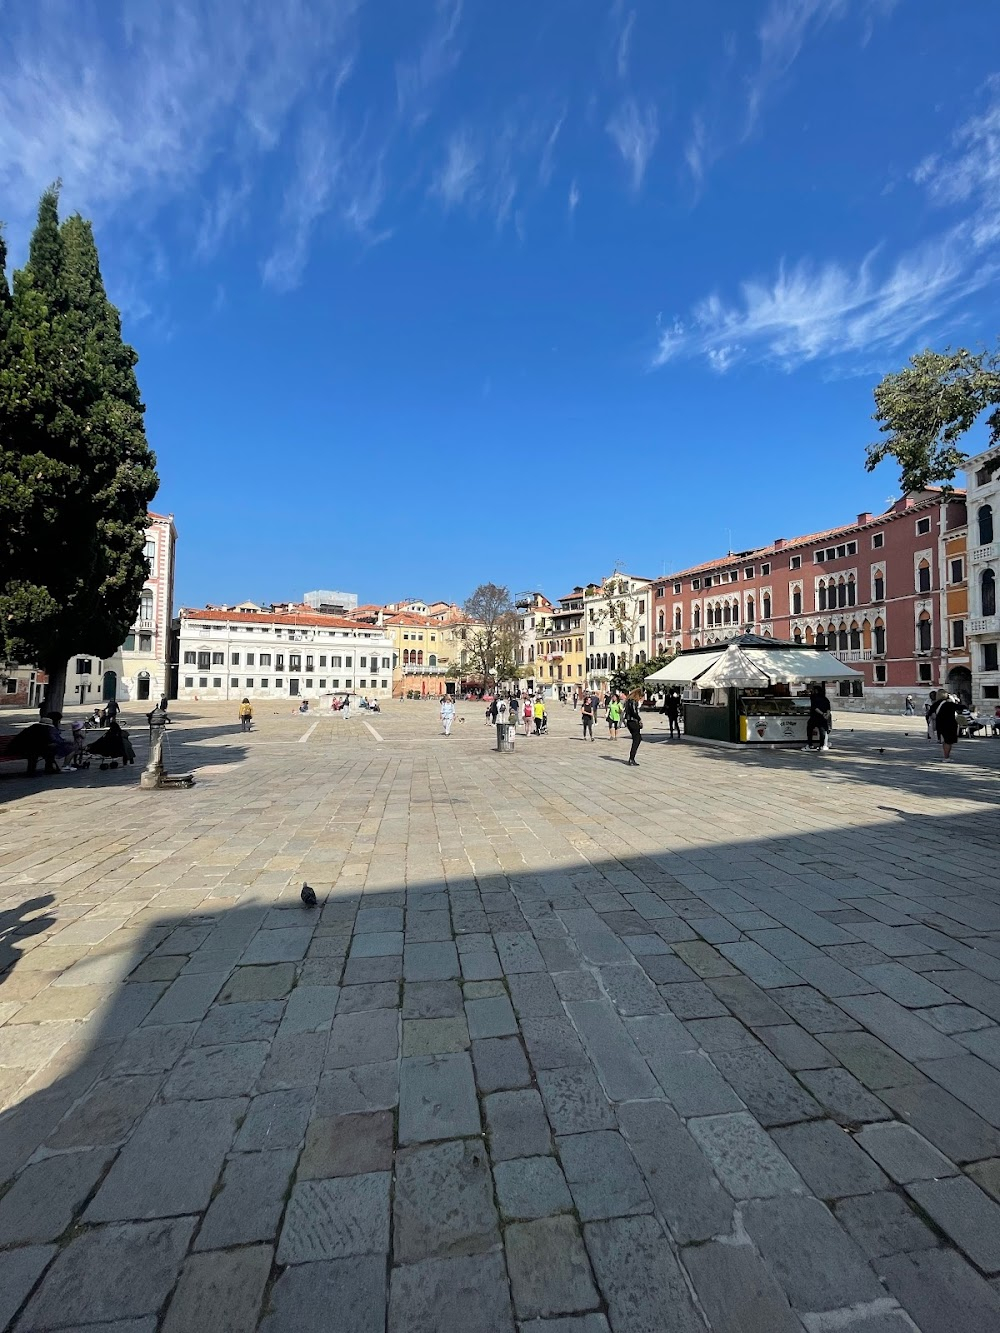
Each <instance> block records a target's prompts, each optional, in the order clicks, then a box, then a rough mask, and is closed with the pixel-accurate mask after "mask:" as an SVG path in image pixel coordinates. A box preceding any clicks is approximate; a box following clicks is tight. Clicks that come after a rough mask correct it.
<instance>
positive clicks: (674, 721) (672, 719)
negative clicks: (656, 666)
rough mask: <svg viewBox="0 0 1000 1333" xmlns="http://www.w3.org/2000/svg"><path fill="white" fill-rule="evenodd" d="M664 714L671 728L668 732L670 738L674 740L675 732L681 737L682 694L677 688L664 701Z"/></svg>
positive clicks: (678, 737)
mask: <svg viewBox="0 0 1000 1333" xmlns="http://www.w3.org/2000/svg"><path fill="white" fill-rule="evenodd" d="M663 715H664V717H665V718H666V719H667V723H668V724H669V727H670V730H669V732H668V733H667V735H668V738H669V739H670V740H673V738H674V732H676V733H677V739H678V740H680V738H681V724H680V715H681V696H680V695H679V694H678V693H677V691H676V690H671V691H670V692H669V693H668V694H667V697H666V699H664V701H663Z"/></svg>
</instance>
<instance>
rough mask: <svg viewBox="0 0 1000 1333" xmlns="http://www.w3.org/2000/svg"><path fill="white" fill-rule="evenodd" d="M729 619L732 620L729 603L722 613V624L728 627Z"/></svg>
mask: <svg viewBox="0 0 1000 1333" xmlns="http://www.w3.org/2000/svg"><path fill="white" fill-rule="evenodd" d="M729 619H730V612H729V603H728V602H727V603H726V605H725V606H724V608H723V611H722V623H723V624H724V625H728V624H729Z"/></svg>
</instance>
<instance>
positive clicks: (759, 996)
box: [708, 977, 788, 1027]
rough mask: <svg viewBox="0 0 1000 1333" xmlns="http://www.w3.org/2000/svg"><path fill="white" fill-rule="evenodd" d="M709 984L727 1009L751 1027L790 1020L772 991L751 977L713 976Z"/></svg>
mask: <svg viewBox="0 0 1000 1333" xmlns="http://www.w3.org/2000/svg"><path fill="white" fill-rule="evenodd" d="M708 985H709V987H710V988H711V990H712V992H713V994H714V995H715V996H716V997H717V998H718V999H719V1000H721V1002H722V1003H723V1004H724V1005H725V1006H726V1008H727V1010H729V1011H730V1012H732V1013H734V1014H735V1015H736V1017H737V1018H738V1019H739V1020H740V1022H741V1023H746V1024H747V1025H748V1026H749V1027H766V1026H768V1025H769V1024H774V1023H786V1022H787V1021H788V1019H787V1017H786V1016H785V1012H784V1010H783V1009H781V1008H780V1007H779V1006H778V1005H776V1004H775V1002H774V1000H773V999H772V998H771V994H770V992H769V991H765V990H762V989H761V987H760V986H758V985H756V983H755V982H753V981H751V979H750V978H749V977H712V978H710V979H709V981H708Z"/></svg>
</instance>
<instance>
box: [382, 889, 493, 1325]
mask: <svg viewBox="0 0 1000 1333" xmlns="http://www.w3.org/2000/svg"><path fill="white" fill-rule="evenodd" d="M426 915H428V916H430V915H434V914H433V913H426ZM450 1329H455V1330H458V1329H461V1330H462V1333H514V1317H513V1313H512V1311H511V1300H510V1291H509V1289H508V1286H507V1271H506V1269H505V1267H504V1262H503V1256H502V1255H501V1254H499V1253H494V1254H481V1255H479V1254H476V1255H461V1256H458V1257H455V1258H451V1259H424V1260H423V1261H422V1262H421V1263H416V1264H402V1265H400V1266H399V1267H396V1268H394V1269H393V1270H392V1284H391V1288H390V1295H389V1333H444V1330H450Z"/></svg>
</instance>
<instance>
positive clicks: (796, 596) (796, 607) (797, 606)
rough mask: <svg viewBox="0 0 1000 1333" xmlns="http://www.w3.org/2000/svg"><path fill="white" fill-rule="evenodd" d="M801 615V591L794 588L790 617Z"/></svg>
mask: <svg viewBox="0 0 1000 1333" xmlns="http://www.w3.org/2000/svg"><path fill="white" fill-rule="evenodd" d="M801 614H802V589H801V588H795V589H794V590H793V591H792V615H793V616H800V615H801Z"/></svg>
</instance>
